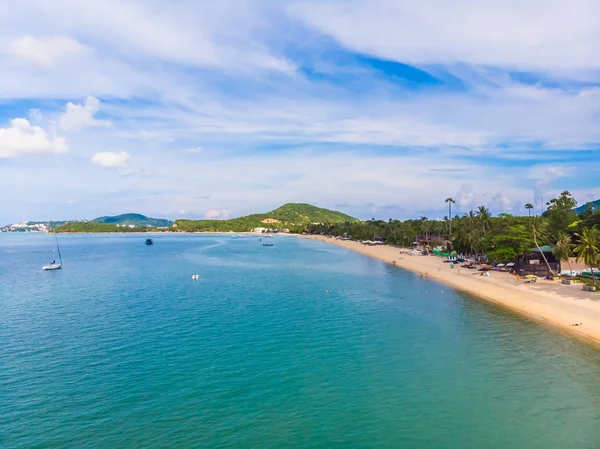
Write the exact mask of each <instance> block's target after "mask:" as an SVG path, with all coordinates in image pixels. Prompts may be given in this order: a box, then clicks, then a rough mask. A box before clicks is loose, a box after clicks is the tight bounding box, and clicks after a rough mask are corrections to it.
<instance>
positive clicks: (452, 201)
mask: <svg viewBox="0 0 600 449" xmlns="http://www.w3.org/2000/svg"><path fill="white" fill-rule="evenodd" d="M444 202H445V203H448V220H450V232H449V234H452V204H454V203H456V201H454V200H453V199H452V198H446V201H444Z"/></svg>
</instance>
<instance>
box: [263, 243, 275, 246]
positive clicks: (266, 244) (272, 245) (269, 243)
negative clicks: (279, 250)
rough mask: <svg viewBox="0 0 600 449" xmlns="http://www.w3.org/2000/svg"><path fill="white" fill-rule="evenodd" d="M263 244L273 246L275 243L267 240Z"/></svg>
mask: <svg viewBox="0 0 600 449" xmlns="http://www.w3.org/2000/svg"><path fill="white" fill-rule="evenodd" d="M263 246H273V244H272V243H271V242H265V243H263Z"/></svg>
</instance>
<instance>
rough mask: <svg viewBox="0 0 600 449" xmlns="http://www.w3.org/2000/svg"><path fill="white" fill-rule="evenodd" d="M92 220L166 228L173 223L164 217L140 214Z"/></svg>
mask: <svg viewBox="0 0 600 449" xmlns="http://www.w3.org/2000/svg"><path fill="white" fill-rule="evenodd" d="M92 221H94V222H96V223H108V224H114V225H117V224H119V225H122V226H129V225H134V226H154V227H158V228H161V227H162V228H168V227H170V226H171V225H172V224H173V222H172V221H169V220H165V219H164V218H150V217H146V216H145V215H141V214H122V215H116V216H114V217H98V218H94V219H93V220H92Z"/></svg>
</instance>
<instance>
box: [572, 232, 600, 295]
mask: <svg viewBox="0 0 600 449" xmlns="http://www.w3.org/2000/svg"><path fill="white" fill-rule="evenodd" d="M575 235H576V236H577V238H578V241H577V243H578V245H577V246H576V247H575V249H574V250H573V251H575V254H577V261H579V260H581V259H583V261H584V263H585V264H586V265H587V266H588V267H590V270H591V273H592V283H593V284H594V287H596V278H595V277H594V267H597V266H598V264H600V231H599V230H598V228H596V227H595V226H594V227H591V228H583V229H582V231H581V234H575Z"/></svg>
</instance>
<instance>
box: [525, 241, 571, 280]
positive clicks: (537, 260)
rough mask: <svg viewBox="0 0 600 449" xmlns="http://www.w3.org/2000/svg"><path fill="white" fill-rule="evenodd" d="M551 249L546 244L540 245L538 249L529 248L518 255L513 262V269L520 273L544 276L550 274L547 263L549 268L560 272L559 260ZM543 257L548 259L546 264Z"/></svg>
mask: <svg viewBox="0 0 600 449" xmlns="http://www.w3.org/2000/svg"><path fill="white" fill-rule="evenodd" d="M552 250H553V248H552V247H551V246H548V245H545V246H541V247H540V249H537V248H531V249H530V250H529V251H528V252H526V253H525V254H523V255H522V256H521V257H519V259H518V260H517V263H516V264H515V271H516V272H517V273H519V274H520V275H528V274H534V275H536V276H541V277H544V276H549V275H551V274H552V273H551V272H550V270H549V269H548V265H550V268H551V269H552V270H553V271H554V272H555V273H560V261H559V260H557V259H556V257H554V254H552ZM542 253H543V255H542ZM544 257H545V258H546V260H547V261H548V264H546V260H544Z"/></svg>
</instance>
